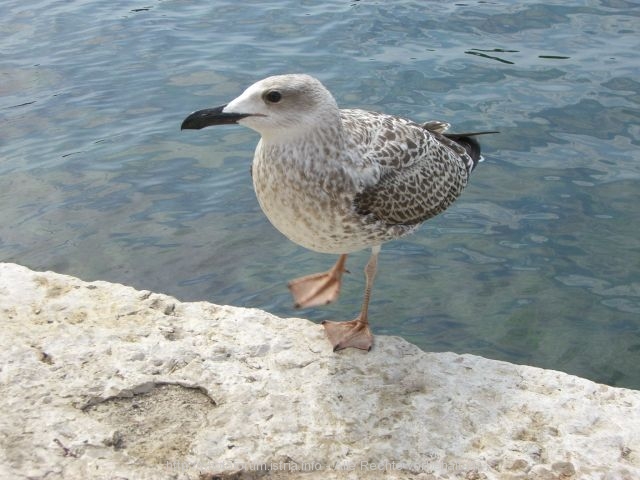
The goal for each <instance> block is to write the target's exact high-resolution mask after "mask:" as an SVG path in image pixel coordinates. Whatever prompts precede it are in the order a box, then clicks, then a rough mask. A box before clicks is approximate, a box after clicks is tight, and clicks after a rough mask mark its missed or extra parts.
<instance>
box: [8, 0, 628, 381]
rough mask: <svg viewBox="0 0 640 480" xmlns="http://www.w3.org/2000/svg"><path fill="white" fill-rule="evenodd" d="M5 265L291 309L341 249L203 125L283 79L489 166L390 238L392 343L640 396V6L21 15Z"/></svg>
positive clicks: (115, 7)
mask: <svg viewBox="0 0 640 480" xmlns="http://www.w3.org/2000/svg"><path fill="white" fill-rule="evenodd" d="M0 13H1V14H2V15H1V16H0V18H2V22H3V23H1V24H0V52H1V53H2V63H1V64H0V95H1V96H0V111H1V112H2V117H1V120H0V121H1V128H0V156H1V159H2V160H1V162H0V201H1V204H2V209H1V211H0V212H1V213H0V216H1V219H2V222H1V225H2V226H0V260H2V261H8V262H16V263H20V264H23V265H27V266H29V267H31V268H34V269H38V270H54V271H57V272H61V273H68V274H72V275H76V276H79V277H81V278H83V279H86V280H93V279H102V280H109V281H114V282H120V283H125V284H130V285H133V286H135V287H137V288H144V289H150V290H154V291H160V292H165V293H168V294H171V295H174V296H176V297H178V298H180V299H183V300H208V301H211V302H215V303H221V304H233V305H241V306H250V307H259V308H263V309H266V310H268V311H271V312H273V313H275V314H278V315H282V316H298V315H303V316H306V317H308V318H311V319H314V320H316V321H319V320H321V319H325V318H326V319H349V318H351V317H352V316H354V315H355V313H356V312H357V310H358V308H359V304H360V299H361V293H362V288H363V284H364V280H363V276H362V268H363V267H364V264H365V263H366V259H367V256H368V252H362V253H361V254H356V255H354V256H352V257H351V258H350V260H349V262H348V267H349V268H350V270H351V271H352V272H353V273H352V275H350V276H348V278H347V279H346V283H345V286H344V291H343V295H342V297H341V299H340V301H339V302H338V303H337V304H335V305H332V306H329V307H327V308H323V309H312V310H308V311H304V312H298V311H295V310H293V309H292V307H291V299H290V298H289V294H288V291H287V289H286V287H285V282H286V280H288V279H291V278H294V277H296V276H299V275H302V274H306V273H312V272H314V271H318V270H322V269H326V268H327V267H328V266H329V265H330V264H331V263H332V262H333V261H334V258H333V257H331V256H326V255H320V254H314V253H311V252H307V251H305V250H303V249H301V248H299V247H297V246H295V245H293V244H291V243H290V242H288V241H287V240H286V239H284V238H283V237H282V236H281V235H280V234H279V233H278V232H276V231H275V230H274V229H273V228H272V227H271V226H270V225H269V224H268V222H267V221H266V219H265V218H264V217H263V215H262V213H261V212H260V210H259V207H258V205H257V202H256V200H255V196H254V194H253V191H252V187H251V181H250V176H249V164H250V161H251V157H252V153H253V148H254V146H255V144H256V142H257V140H258V138H257V135H256V134H255V133H253V132H251V131H249V130H245V129H242V128H241V127H219V128H217V129H208V130H204V131H200V132H191V131H186V132H180V129H179V127H180V123H181V121H182V119H183V118H184V117H185V116H186V115H187V114H188V113H189V112H191V111H192V110H196V109H200V108H205V107H211V106H215V105H219V104H222V103H225V102H227V101H228V100H230V99H232V98H234V97H235V96H236V95H238V94H239V93H240V92H241V90H242V89H243V88H244V87H246V86H247V85H249V84H251V83H253V82H254V81H255V80H257V79H259V78H262V77H264V76H267V75H270V74H274V73H284V72H308V73H311V74H314V75H316V76H318V77H319V78H320V79H321V80H322V81H323V82H325V84H326V85H327V86H328V87H329V88H330V90H331V91H332V92H333V93H334V94H335V96H336V98H337V99H338V101H339V103H340V104H341V105H343V106H345V107H362V108H369V109H373V110H380V111H385V112H390V113H395V114H398V115H404V116H407V117H411V118H414V119H416V120H429V119H443V120H448V121H450V122H452V123H453V124H454V125H455V127H456V129H457V130H458V131H460V130H467V129H480V130H485V129H498V130H500V131H501V132H502V133H501V134H500V135H495V136H491V137H485V138H483V139H482V140H483V147H484V152H485V156H486V158H487V161H486V162H485V163H483V164H482V165H481V167H480V168H479V169H478V170H477V171H476V172H475V173H474V176H473V178H472V181H471V184H470V185H469V187H468V189H467V191H466V192H465V194H464V195H463V197H462V198H461V199H460V200H459V201H458V202H457V203H456V204H455V206H454V207H452V208H451V209H450V210H448V211H447V212H446V213H445V214H444V215H441V216H440V217H438V218H436V219H433V220H431V221H429V222H428V223H427V224H426V225H425V226H424V227H423V228H422V230H421V231H420V233H418V234H416V235H414V236H411V237H408V238H405V239H402V240H400V241H396V242H392V243H390V244H387V245H386V246H385V247H384V248H383V254H382V256H381V259H380V270H379V277H378V279H377V284H376V287H375V290H374V294H373V301H372V306H371V308H372V313H371V314H372V322H373V329H374V332H375V333H378V334H383V333H384V334H394V335H401V336H403V337H405V338H407V339H408V340H410V341H412V342H415V343H416V344H418V345H419V346H420V347H422V348H424V349H426V350H431V351H443V350H453V351H456V352H468V353H475V354H480V355H484V356H487V357H490V358H496V359H503V360H508V361H512V362H517V363H526V364H532V365H537V366H541V367H546V368H553V369H558V370H563V371H566V372H570V373H573V374H578V375H581V376H585V377H588V378H591V379H593V380H596V381H599V382H604V383H607V384H611V385H618V386H626V387H632V388H640V367H639V366H638V365H640V361H639V357H640V273H639V271H640V227H639V225H640V215H639V211H638V205H640V188H638V180H639V179H640V162H639V161H638V160H639V158H638V157H639V155H638V146H639V144H640V110H639V103H640V75H639V73H640V68H639V67H640V60H639V58H638V50H639V47H640V40H639V39H640V34H639V33H640V32H639V30H640V4H639V3H638V2H626V1H614V0H612V1H608V2H607V1H575V0H574V1H571V2H550V3H536V2H518V3H516V2H507V1H503V2H481V1H471V2H460V3H458V4H454V3H446V2H445V3H443V2H409V1H397V2H373V1H364V0H362V1H357V0H353V1H351V2H349V1H327V2H312V1H297V2H293V1H272V2H262V1H260V2H258V1H248V2H235V1H233V2H231V1H228V2H227V1H216V2H189V1H153V0H145V1H144V2H142V1H126V2H125V1H114V2H101V1H99V0H86V1H76V2H55V1H52V0H42V1H40V2H29V5H27V4H25V3H24V2H22V1H17V0H8V1H4V2H3V3H2V6H0Z"/></svg>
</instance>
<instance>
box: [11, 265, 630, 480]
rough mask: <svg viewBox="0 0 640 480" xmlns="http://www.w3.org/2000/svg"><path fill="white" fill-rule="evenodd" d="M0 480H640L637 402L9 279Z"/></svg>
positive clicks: (385, 340) (613, 392) (80, 288)
mask: <svg viewBox="0 0 640 480" xmlns="http://www.w3.org/2000/svg"><path fill="white" fill-rule="evenodd" d="M0 327H1V328H2V335H0V380H1V383H0V411H1V412H2V415H0V434H1V435H0V477H2V478H15V479H21V478H24V479H26V478H47V479H76V478H77V479H85V478H91V479H94V480H95V479H107V478H109V479H113V478H136V479H145V478H148V479H151V478H167V479H214V478H262V477H271V478H298V477H300V476H302V474H303V473H304V478H309V479H313V478H318V479H320V478H354V479H355V478H379V477H381V476H382V475H384V478H387V479H393V478H403V479H404V478H407V479H408V478H414V479H419V478H424V479H440V478H443V479H444V478H448V479H452V478H464V479H484V478H487V479H493V478H496V479H527V478H532V479H534V478H535V479H537V478H550V479H567V478H576V479H600V478H616V479H625V478H627V479H636V478H640V392H638V391H633V390H626V389H620V388H613V387H608V386H605V385H600V384H596V383H593V382H591V381H588V380H584V379H581V378H578V377H575V376H571V375H567V374H564V373H561V372H557V371H551V370H543V369H539V368H533V367H527V366H521V365H512V364H509V363H505V362H499V361H494V360H487V359H484V358H481V357H477V356H472V355H456V354H453V353H426V352H423V351H421V350H419V349H418V348H417V347H415V346H413V345H411V344H409V343H408V342H406V341H404V340H402V339H400V338H396V337H385V336H376V343H375V346H374V349H373V350H372V351H371V352H370V353H365V352H362V351H357V350H352V349H351V350H346V351H343V352H340V353H338V354H335V353H333V352H332V351H331V347H330V345H329V343H328V342H327V341H326V339H325V338H324V334H323V330H322V327H321V326H320V325H316V324H314V323H312V322H309V321H307V320H302V319H282V318H278V317H275V316H273V315H270V314H268V313H265V312H262V311H260V310H255V309H244V308H234V307H227V306H218V305H213V304H210V303H205V302H198V303H182V302H180V301H178V300H176V299H174V298H171V297H168V296H166V295H160V294H156V293H151V292H148V291H137V290H134V289H133V288H130V287H126V286H123V285H117V284H110V283H106V282H91V283H87V282H83V281H81V280H78V279H76V278H73V277H69V276H65V275H59V274H55V273H51V272H46V273H40V272H33V271H31V270H28V269H26V268H24V267H21V266H18V265H14V264H0Z"/></svg>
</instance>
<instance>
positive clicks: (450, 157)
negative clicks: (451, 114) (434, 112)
mask: <svg viewBox="0 0 640 480" xmlns="http://www.w3.org/2000/svg"><path fill="white" fill-rule="evenodd" d="M343 112H344V113H343V114H342V119H343V122H344V123H345V124H346V125H345V126H346V127H347V128H346V129H345V130H347V131H349V132H358V133H357V134H355V135H352V138H351V139H350V148H351V149H352V150H353V151H355V152H356V155H357V156H359V157H360V158H361V161H362V168H364V169H367V170H369V171H373V172H375V174H374V175H369V176H368V178H370V179H371V181H370V182H368V183H367V184H365V185H363V186H362V188H361V190H360V192H359V193H358V194H357V195H356V197H355V200H354V206H355V209H356V211H357V212H358V213H360V214H362V215H372V216H373V218H374V219H375V220H379V221H384V222H385V223H388V224H401V225H416V224H419V223H421V222H423V221H425V220H427V219H428V218H431V217H433V216H435V215H437V214H439V213H441V212H442V211H444V210H445V209H446V208H447V207H448V206H449V205H451V204H452V203H453V201H454V200H455V199H456V198H457V197H458V196H459V195H460V194H461V193H462V189H463V188H464V187H465V185H466V184H467V179H468V177H469V172H470V170H471V168H472V166H473V161H472V159H471V158H470V157H469V156H468V155H467V153H466V152H465V149H464V148H463V147H461V146H460V145H458V144H456V143H455V142H454V141H452V140H450V139H448V138H446V137H444V136H443V135H442V134H441V132H440V131H438V130H439V129H435V128H434V129H429V128H428V127H427V128H425V127H424V126H420V125H418V124H416V123H413V122H410V121H408V120H404V119H400V118H397V117H393V116H391V115H384V114H378V113H373V112H364V111H355V110H351V111H343ZM349 123H351V124H352V125H348V124H349ZM356 123H358V124H359V125H355V124H356Z"/></svg>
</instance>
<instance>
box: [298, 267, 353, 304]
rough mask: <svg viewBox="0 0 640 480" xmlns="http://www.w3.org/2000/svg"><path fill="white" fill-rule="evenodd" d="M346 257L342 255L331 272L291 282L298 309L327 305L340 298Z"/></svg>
mask: <svg viewBox="0 0 640 480" xmlns="http://www.w3.org/2000/svg"><path fill="white" fill-rule="evenodd" d="M346 258H347V256H346V255H341V256H340V258H339V259H338V261H337V262H336V264H335V265H334V266H333V267H331V270H329V271H327V272H323V273H314V274H312V275H307V276H305V277H300V278H296V279H294V280H291V281H290V282H289V284H288V287H289V290H290V291H291V295H293V300H294V302H295V307H296V308H307V307H317V306H318V305H326V304H327V303H331V302H333V301H334V300H336V299H337V298H338V295H340V287H341V286H342V274H343V273H344V272H345V271H346V270H345V268H344V264H345V262H346Z"/></svg>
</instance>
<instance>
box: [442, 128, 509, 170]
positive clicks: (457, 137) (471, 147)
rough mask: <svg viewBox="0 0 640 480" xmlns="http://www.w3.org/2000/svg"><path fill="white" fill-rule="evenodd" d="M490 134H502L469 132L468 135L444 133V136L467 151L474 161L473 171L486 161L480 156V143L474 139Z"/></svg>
mask: <svg viewBox="0 0 640 480" xmlns="http://www.w3.org/2000/svg"><path fill="white" fill-rule="evenodd" d="M490 133H500V132H497V131H486V132H467V133H443V135H444V136H445V137H447V138H449V139H451V140H453V141H454V142H456V143H457V144H458V145H460V146H461V147H462V148H464V149H465V151H466V152H467V155H469V156H470V157H471V160H473V167H472V168H471V170H472V171H473V169H474V168H476V165H478V163H480V162H482V161H483V160H484V158H483V157H482V155H481V154H480V142H478V140H476V139H475V138H474V137H477V136H478V135H488V134H490Z"/></svg>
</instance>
